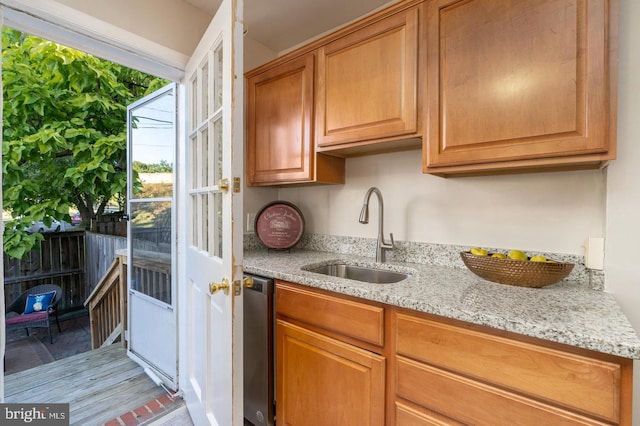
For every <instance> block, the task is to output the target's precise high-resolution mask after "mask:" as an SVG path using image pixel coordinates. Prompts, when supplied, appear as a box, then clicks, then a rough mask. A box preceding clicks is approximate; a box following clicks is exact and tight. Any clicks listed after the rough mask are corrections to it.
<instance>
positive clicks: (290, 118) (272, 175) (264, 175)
mask: <svg viewBox="0 0 640 426" xmlns="http://www.w3.org/2000/svg"><path fill="white" fill-rule="evenodd" d="M314 62H315V56H314V55H311V54H310V55H305V56H302V57H300V58H297V59H293V60H291V61H288V62H285V63H284V64H281V65H279V66H276V67H273V68H270V69H268V70H266V71H264V72H262V73H260V74H257V75H252V76H249V77H248V79H247V153H246V157H247V162H246V168H247V183H248V184H249V185H256V186H259V185H273V184H281V183H308V182H323V181H324V182H326V183H344V159H341V158H335V157H328V156H320V157H318V156H317V154H316V152H315V147H314V143H313V93H314V90H313V87H314V79H313V76H314Z"/></svg>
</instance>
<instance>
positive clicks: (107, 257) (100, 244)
mask: <svg viewBox="0 0 640 426" xmlns="http://www.w3.org/2000/svg"><path fill="white" fill-rule="evenodd" d="M86 239H87V242H86V244H87V294H90V293H91V292H92V291H93V290H94V289H95V287H96V284H98V283H99V282H100V280H102V278H103V277H104V276H105V275H106V274H107V272H108V271H109V268H110V267H111V263H112V262H113V260H114V259H115V258H116V257H117V256H116V250H125V249H126V248H127V237H118V236H115V235H104V234H97V233H94V232H87V233H86Z"/></svg>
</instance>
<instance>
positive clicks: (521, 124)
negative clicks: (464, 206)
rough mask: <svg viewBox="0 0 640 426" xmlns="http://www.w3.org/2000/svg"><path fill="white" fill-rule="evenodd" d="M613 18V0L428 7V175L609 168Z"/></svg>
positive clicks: (486, 0) (447, 0) (465, 0)
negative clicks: (605, 164)
mask: <svg viewBox="0 0 640 426" xmlns="http://www.w3.org/2000/svg"><path fill="white" fill-rule="evenodd" d="M616 14H617V5H616V1H615V0H613V1H607V0H576V1H566V0H528V1H517V2H504V1H501V0H432V1H430V2H427V51H428V55H427V72H426V82H427V84H426V87H427V93H426V97H425V99H426V102H427V105H426V109H427V111H426V131H425V137H424V138H423V166H424V171H425V172H427V173H435V174H443V175H446V174H455V173H475V172H487V171H489V172H495V171H504V170H512V169H517V168H521V169H522V168H524V169H536V168H540V169H548V168H554V167H555V168H587V167H598V166H600V165H602V164H603V162H606V160H609V159H613V158H614V157H615V107H616V84H617V81H616V78H615V76H616V69H615V59H616V51H615V49H616V47H615V38H616V37H615V36H614V35H615V32H616V31H617V28H615V24H613V25H611V26H610V21H609V16H610V15H611V16H612V17H615V16H616ZM611 22H612V23H614V22H615V19H613V18H612V20H611ZM610 33H612V34H613V35H612V36H611V37H610Z"/></svg>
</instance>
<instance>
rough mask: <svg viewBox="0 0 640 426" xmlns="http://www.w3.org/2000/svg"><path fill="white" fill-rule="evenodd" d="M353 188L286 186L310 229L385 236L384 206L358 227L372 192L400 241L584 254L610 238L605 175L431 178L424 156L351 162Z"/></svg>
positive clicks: (414, 153) (413, 153)
mask: <svg viewBox="0 0 640 426" xmlns="http://www.w3.org/2000/svg"><path fill="white" fill-rule="evenodd" d="M346 164H347V171H346V172H347V173H346V184H345V185H338V186H320V187H304V188H284V189H281V190H280V191H279V197H280V198H282V199H285V200H288V201H291V202H293V203H296V204H297V205H298V206H299V207H300V208H301V210H302V212H303V214H304V215H305V221H306V224H307V230H308V232H312V233H320V234H330V235H346V236H356V237H371V238H374V237H376V235H377V201H372V202H371V204H370V206H371V209H372V210H371V212H370V215H371V220H370V224H369V225H361V224H359V223H358V216H359V213H360V209H361V207H362V202H363V199H364V195H365V192H366V191H367V189H368V188H369V187H370V186H377V187H378V188H380V190H381V191H382V195H383V197H384V205H385V209H384V214H385V224H384V227H385V232H387V233H388V232H393V234H394V238H395V239H396V240H408V241H420V242H430V243H443V244H461V245H479V246H487V247H502V248H521V249H524V250H539V251H551V252H560V253H571V254H579V255H583V254H584V247H583V246H584V242H585V240H586V239H587V237H589V236H602V235H603V233H604V202H605V178H604V172H603V171H600V170H595V171H580V172H562V173H541V174H521V175H512V176H491V177H471V178H469V177H466V178H448V179H444V178H440V177H436V176H431V175H425V174H423V173H422V171H421V170H422V169H421V156H420V151H405V152H399V153H393V154H380V155H374V156H366V157H357V158H349V159H347V163H346Z"/></svg>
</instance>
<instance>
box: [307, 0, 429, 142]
mask: <svg viewBox="0 0 640 426" xmlns="http://www.w3.org/2000/svg"><path fill="white" fill-rule="evenodd" d="M418 19H419V14H418V8H413V9H409V10H408V11H403V12H400V13H397V14H395V15H392V16H390V17H387V18H385V19H383V20H381V21H378V22H376V23H373V24H371V25H368V26H366V27H364V28H362V29H360V30H358V31H356V32H354V33H351V34H349V35H347V36H344V37H342V38H339V39H337V40H336V41H334V42H331V43H329V44H327V45H325V46H322V47H321V48H320V49H319V51H318V79H317V88H318V92H317V97H316V142H317V145H318V147H324V148H326V147H332V146H335V145H340V144H344V143H349V142H358V141H364V140H372V139H380V138H388V137H393V136H400V135H406V134H411V133H415V132H416V128H417V110H416V108H417V72H418V28H419V25H418Z"/></svg>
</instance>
